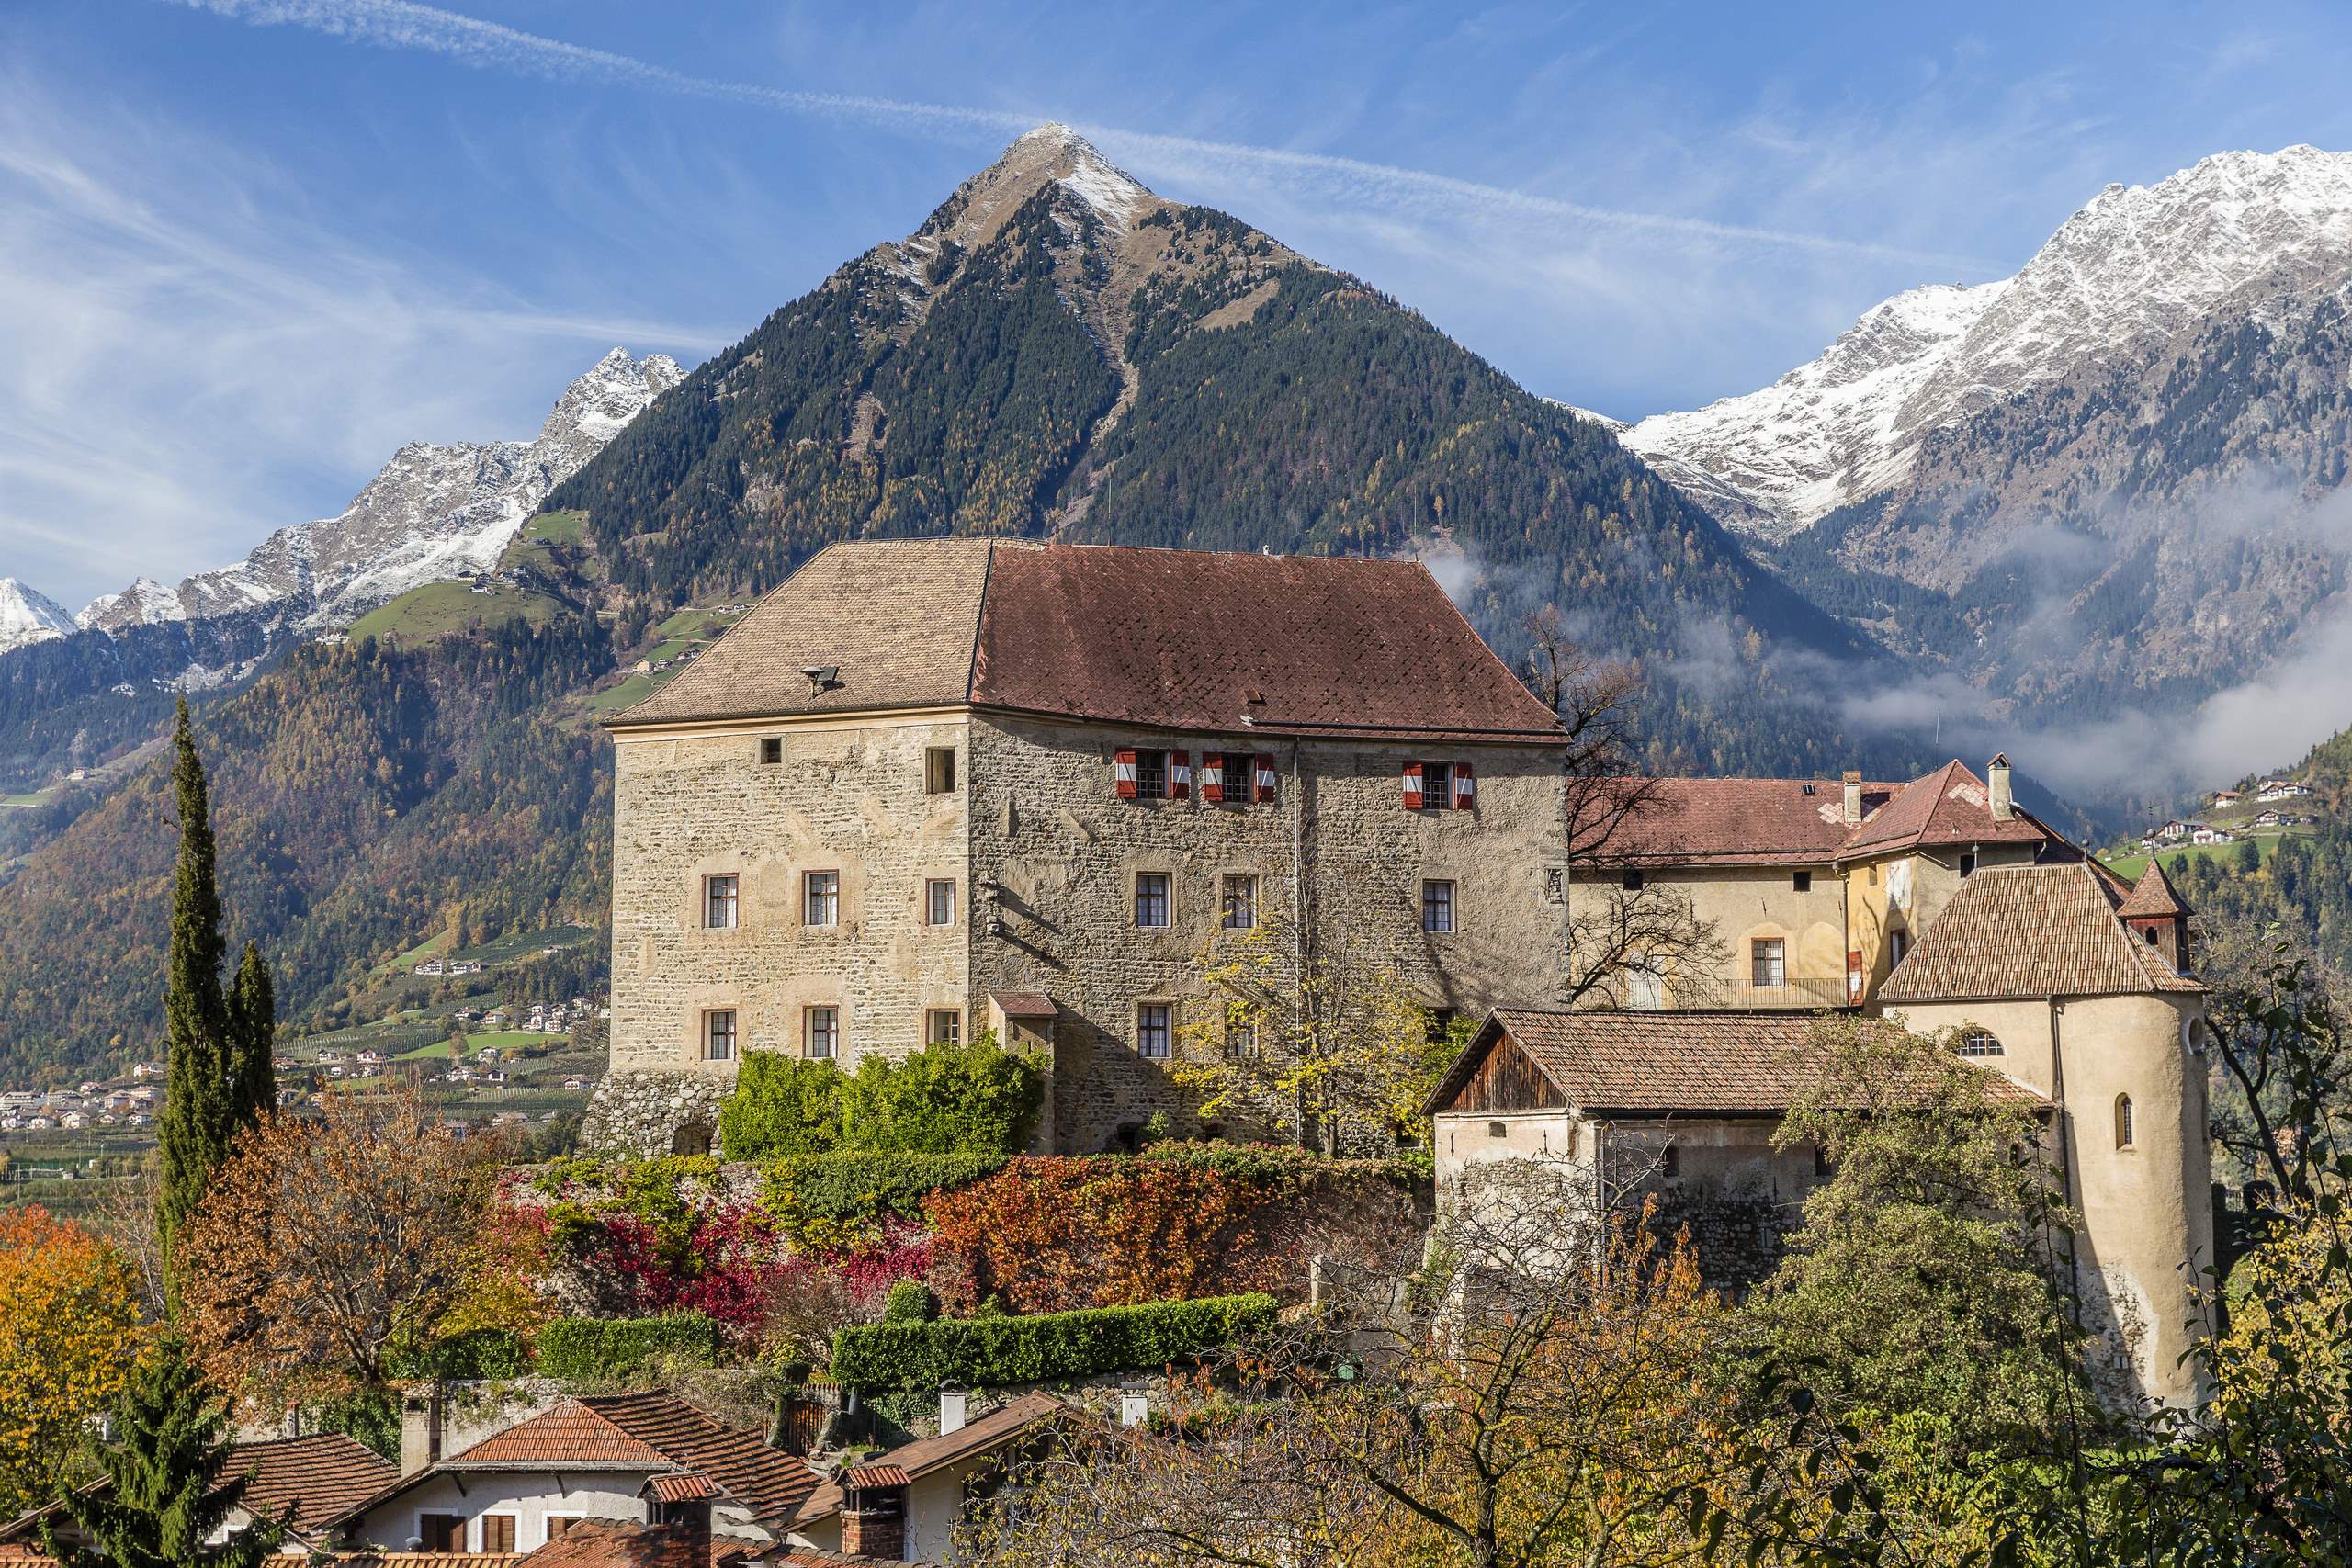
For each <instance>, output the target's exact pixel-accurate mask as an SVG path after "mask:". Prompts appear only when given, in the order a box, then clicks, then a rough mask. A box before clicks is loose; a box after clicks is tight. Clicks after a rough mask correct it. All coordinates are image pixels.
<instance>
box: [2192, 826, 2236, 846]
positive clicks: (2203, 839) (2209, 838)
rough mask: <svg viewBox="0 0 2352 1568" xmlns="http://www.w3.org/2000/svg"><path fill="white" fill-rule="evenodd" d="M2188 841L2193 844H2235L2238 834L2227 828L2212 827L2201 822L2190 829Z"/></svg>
mask: <svg viewBox="0 0 2352 1568" xmlns="http://www.w3.org/2000/svg"><path fill="white" fill-rule="evenodd" d="M2188 841H2189V842H2190V843H2192V844H2234V843H2236V842H2237V841H2238V836H2237V835H2236V834H2235V833H2233V832H2231V831H2230V830H2229V829H2226V828H2214V827H2210V826H2208V825H2207V824H2205V823H2202V822H2199V823H2198V824H2197V825H2196V826H2195V827H2194V828H2191V829H2189V831H2188Z"/></svg>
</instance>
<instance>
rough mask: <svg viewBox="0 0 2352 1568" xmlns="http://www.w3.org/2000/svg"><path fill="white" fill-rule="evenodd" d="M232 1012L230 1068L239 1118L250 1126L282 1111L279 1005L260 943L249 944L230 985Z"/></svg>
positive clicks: (230, 1013) (246, 945) (229, 1002)
mask: <svg viewBox="0 0 2352 1568" xmlns="http://www.w3.org/2000/svg"><path fill="white" fill-rule="evenodd" d="M228 1009H229V1068H230V1077H231V1078H232V1080H233V1081H234V1083H235V1085H236V1110H237V1115H238V1118H239V1119H240V1121H241V1122H243V1124H244V1125H246V1126H251V1125H253V1124H254V1122H259V1121H261V1120H262V1119H263V1118H265V1117H266V1116H270V1115H272V1114H275V1113H276V1111H277V1058H276V1055H275V1047H276V1044H277V997H276V994H275V988H274V987H272V986H271V984H270V978H269V965H268V964H265V963H263V962H262V957H261V946H260V944H259V943H257V942H247V943H245V955H244V957H243V960H241V961H240V962H239V963H238V964H237V975H236V978H235V979H234V980H233V981H232V982H231V984H230V987H229V996H228Z"/></svg>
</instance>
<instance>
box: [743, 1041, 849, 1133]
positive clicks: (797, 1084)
mask: <svg viewBox="0 0 2352 1568" xmlns="http://www.w3.org/2000/svg"><path fill="white" fill-rule="evenodd" d="M841 1136H842V1071H841V1069H840V1068H839V1067H837V1066H833V1064H832V1063H831V1062H826V1061H814V1062H811V1061H803V1060H802V1059H801V1058H799V1057H797V1056H786V1055H781V1054H779V1053H777V1052H775V1051H753V1052H751V1053H749V1054H748V1055H745V1056H744V1058H743V1061H742V1065H741V1067H740V1068H739V1069H738V1070H737V1073H736V1077H735V1089H734V1092H733V1093H731V1094H729V1096H728V1097H727V1098H726V1099H725V1100H723V1101H721V1102H720V1104H719V1107H718V1146H719V1148H720V1149H721V1150H723V1151H724V1152H725V1154H726V1156H727V1157H728V1158H729V1159H775V1158H778V1157H780V1156H788V1155H813V1154H822V1153H824V1152H825V1151H826V1150H827V1149H830V1148H831V1147H833V1146H834V1145H837V1144H839V1143H840V1142H841Z"/></svg>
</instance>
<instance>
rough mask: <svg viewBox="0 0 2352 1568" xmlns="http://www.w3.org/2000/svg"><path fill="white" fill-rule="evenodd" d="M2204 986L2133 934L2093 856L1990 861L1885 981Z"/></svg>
mask: <svg viewBox="0 0 2352 1568" xmlns="http://www.w3.org/2000/svg"><path fill="white" fill-rule="evenodd" d="M2204 988H2205V987H2203V986H2201V985H2199V983H2198V982H2196V981H2195V980H2192V979H2190V978H2189V977H2188V976H2186V975H2183V974H2181V973H2179V972H2178V971H2177V970H2176V969H2174V968H2173V967H2172V965H2171V964H2166V963H2165V960H2164V958H2163V956H2162V955H2161V954H2159V953H2157V952H2156V951H2155V949H2154V948H2153V947H2150V946H2149V945H2148V944H2147V943H2145V942H2141V941H2140V940H2138V939H2137V938H2135V937H2134V936H2133V935H2132V934H2131V931H2129V930H2127V929H2126V928H2125V926H2124V924H2123V921H2122V919H2120V916H2119V912H2118V910H2117V908H2116V905H2115V901H2114V899H2113V897H2111V896H2110V895H2109V892H2108V889H2107V887H2106V886H2105V885H2104V884H2103V883H2101V882H2100V880H2099V878H2098V875H2097V874H2095V873H2094V872H2093V871H2092V870H2091V868H2090V867H2089V865H2088V864H2086V863H2084V862H2081V861H2072V862H2067V863H2063V864H2057V865H2011V866H1991V867H1988V868H1986V869H1985V870H1983V871H1980V872H1978V873H1977V874H1975V875H1973V876H1972V877H1970V878H1968V880H1966V881H1965V882H1962V884H1961V885H1960V891H1958V892H1957V893H1955V894H1953V895H1952V897H1951V902H1950V903H1948V904H1946V905H1945V906H1944V908H1943V912H1942V913H1941V914H1939V915H1938V916H1937V917H1936V919H1935V922H1934V923H1933V924H1932V925H1930V926H1928V929H1927V931H1925V932H1924V933H1922V934H1921V935H1920V937H1919V940H1918V942H1917V944H1916V945H1914V946H1913V947H1912V949H1911V951H1910V952H1909V953H1906V954H1905V956H1904V959H1903V962H1902V963H1900V964H1896V965H1895V966H1894V974H1892V975H1890V976H1887V980H1886V984H1885V985H1884V986H1883V987H1881V988H1880V991H1879V999H1880V1000H1882V1001H1884V1002H1887V1003H1890V1004H1894V1003H1901V1002H1932V1001H1991V1000H1996V999H2018V1000H2023V999H2027V998H2033V999H2040V998H2045V997H2106V996H2124V995H2129V994H2131V993H2134V992H2147V991H2191V992H2194V991H2202V990H2203V989H2204Z"/></svg>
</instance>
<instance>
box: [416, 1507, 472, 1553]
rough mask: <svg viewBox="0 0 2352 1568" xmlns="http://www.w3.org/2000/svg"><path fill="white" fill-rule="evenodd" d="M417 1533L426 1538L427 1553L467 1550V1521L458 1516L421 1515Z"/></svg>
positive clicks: (418, 1517) (418, 1519)
mask: <svg viewBox="0 0 2352 1568" xmlns="http://www.w3.org/2000/svg"><path fill="white" fill-rule="evenodd" d="M416 1533H417V1534H418V1535H419V1536H421V1537H423V1538H424V1550H425V1551H465V1550H466V1521H465V1519H464V1517H461V1516H459V1515H457V1514H419V1515H418V1516H417V1517H416Z"/></svg>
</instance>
